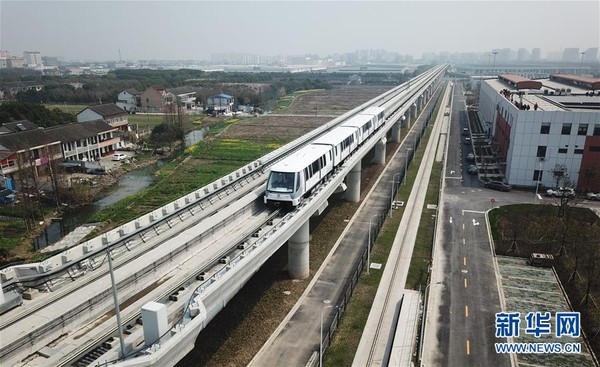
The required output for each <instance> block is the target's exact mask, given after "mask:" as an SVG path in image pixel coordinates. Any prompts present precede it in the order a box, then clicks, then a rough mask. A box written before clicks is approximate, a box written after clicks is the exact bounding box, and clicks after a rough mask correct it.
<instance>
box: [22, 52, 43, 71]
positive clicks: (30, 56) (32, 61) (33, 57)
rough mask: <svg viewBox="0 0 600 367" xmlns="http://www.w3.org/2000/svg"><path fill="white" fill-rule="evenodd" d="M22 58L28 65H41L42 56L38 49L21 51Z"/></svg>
mask: <svg viewBox="0 0 600 367" xmlns="http://www.w3.org/2000/svg"><path fill="white" fill-rule="evenodd" d="M23 60H25V64H27V66H29V67H33V68H35V67H38V66H42V56H41V55H40V52H39V51H23Z"/></svg>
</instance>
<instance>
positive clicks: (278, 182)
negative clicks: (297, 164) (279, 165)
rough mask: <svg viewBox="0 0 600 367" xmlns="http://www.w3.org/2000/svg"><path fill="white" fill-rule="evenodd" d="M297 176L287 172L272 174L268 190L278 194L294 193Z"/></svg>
mask: <svg viewBox="0 0 600 367" xmlns="http://www.w3.org/2000/svg"><path fill="white" fill-rule="evenodd" d="M295 176H296V174H294V173H287V172H271V175H270V176H269V181H268V182H267V190H271V191H277V192H293V191H294V177H295Z"/></svg>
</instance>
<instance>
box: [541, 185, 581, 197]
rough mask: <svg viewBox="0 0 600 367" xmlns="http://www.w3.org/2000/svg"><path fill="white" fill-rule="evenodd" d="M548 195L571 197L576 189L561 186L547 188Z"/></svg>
mask: <svg viewBox="0 0 600 367" xmlns="http://www.w3.org/2000/svg"><path fill="white" fill-rule="evenodd" d="M546 195H547V196H550V197H556V198H562V197H566V198H570V197H573V196H575V190H573V189H572V188H570V187H559V188H557V189H548V190H546Z"/></svg>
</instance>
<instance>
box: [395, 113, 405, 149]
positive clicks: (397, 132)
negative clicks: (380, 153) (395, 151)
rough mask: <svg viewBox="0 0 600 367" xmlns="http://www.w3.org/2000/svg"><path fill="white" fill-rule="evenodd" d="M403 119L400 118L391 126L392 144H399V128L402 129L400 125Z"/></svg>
mask: <svg viewBox="0 0 600 367" xmlns="http://www.w3.org/2000/svg"><path fill="white" fill-rule="evenodd" d="M404 120H405V117H404V116H402V117H400V118H399V119H398V121H396V122H395V123H394V125H392V142H394V143H399V142H400V139H401V136H400V127H402V123H403V122H404Z"/></svg>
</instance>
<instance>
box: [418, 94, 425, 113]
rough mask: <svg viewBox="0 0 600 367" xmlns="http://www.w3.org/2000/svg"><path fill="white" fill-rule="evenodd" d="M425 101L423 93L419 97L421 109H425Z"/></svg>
mask: <svg viewBox="0 0 600 367" xmlns="http://www.w3.org/2000/svg"><path fill="white" fill-rule="evenodd" d="M424 101H425V97H423V96H422V95H421V96H420V97H419V111H422V110H423V106H424V105H425V103H424Z"/></svg>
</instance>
